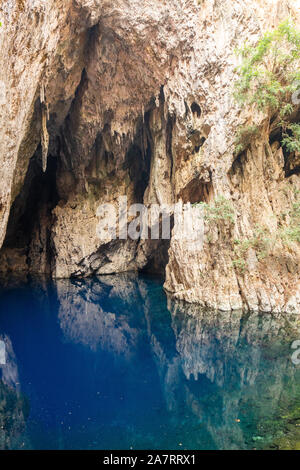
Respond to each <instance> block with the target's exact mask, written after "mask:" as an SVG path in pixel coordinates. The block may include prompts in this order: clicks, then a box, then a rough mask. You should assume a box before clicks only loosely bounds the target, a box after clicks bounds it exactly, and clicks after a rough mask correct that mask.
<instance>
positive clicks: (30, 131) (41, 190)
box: [0, 0, 300, 312]
mask: <svg viewBox="0 0 300 470" xmlns="http://www.w3.org/2000/svg"><path fill="white" fill-rule="evenodd" d="M299 13H300V12H299V1H280V0H277V1H271V0H268V1H264V2H260V1H258V0H253V1H247V2H245V1H235V2H232V1H229V0H228V1H226V0H225V1H217V0H214V1H213V0H202V1H196V0H195V1H194V0H175V1H173V2H170V1H158V0H115V1H114V2H111V1H106V0H67V1H60V0H56V1H54V0H50V1H47V2H45V1H42V0H31V1H30V2H29V1H23V0H18V1H10V0H9V1H5V2H1V12H0V16H1V21H2V23H3V26H2V28H1V31H0V37H1V57H0V61H1V68H0V70H1V72H0V88H1V89H0V92H1V93H0V100H1V106H0V119H1V129H0V149H1V150H0V158H1V165H0V177H1V188H0V211H1V219H0V237H1V243H2V242H3V248H2V251H1V255H0V258H1V271H4V272H7V271H26V272H42V273H48V274H51V275H52V276H54V277H58V278H64V277H70V276H77V277H78V276H88V275H91V274H94V273H96V274H113V273H116V272H122V271H129V270H143V269H148V270H152V271H155V272H157V271H165V274H166V282H165V287H166V289H167V290H168V291H170V292H171V293H173V295H174V296H175V297H177V298H178V299H184V300H188V301H190V302H198V303H201V304H203V305H208V306H211V307H218V308H220V309H223V310H231V309H236V308H242V307H245V308H248V309H254V310H264V311H270V310H277V311H279V310H280V311H298V312H299V310H300V287H299V256H300V251H299V246H296V245H294V246H291V247H290V248H289V249H287V248H286V247H283V246H281V245H278V246H277V245H276V247H274V250H273V251H272V253H271V255H270V256H268V257H267V258H266V259H265V260H260V259H258V257H257V254H256V253H255V252H253V253H251V254H250V255H249V259H247V263H246V269H245V271H244V272H240V271H239V270H238V269H236V268H235V266H234V265H233V263H232V261H233V259H234V256H235V255H234V253H233V248H232V240H233V239H234V238H235V237H245V236H251V235H252V233H253V230H254V227H255V226H256V225H257V224H264V225H265V226H268V227H270V228H271V229H272V230H275V229H276V226H277V224H278V218H279V217H280V215H281V214H282V212H284V211H287V210H289V209H290V208H291V205H292V204H293V202H294V199H295V192H296V191H297V189H299V188H300V179H299V165H298V166H297V161H296V160H295V162H296V163H294V164H293V165H294V166H293V168H291V167H290V163H289V162H287V161H285V156H284V155H283V152H282V149H281V148H280V147H279V144H278V143H277V141H276V136H275V137H274V138H273V139H272V140H273V141H271V143H270V139H269V136H268V135H267V134H265V133H263V132H262V134H261V135H260V136H259V137H258V138H257V139H256V141H253V142H252V144H251V146H250V148H249V149H248V151H247V152H246V153H244V154H243V155H242V156H240V157H239V159H235V157H234V140H235V136H236V132H237V128H238V126H239V125H240V124H244V123H245V122H249V120H251V122H252V121H256V122H259V119H262V117H259V116H251V115H249V111H248V110H247V109H243V110H241V109H240V108H239V107H238V106H237V105H236V104H235V103H234V102H233V100H232V84H233V81H234V78H235V72H234V68H235V66H236V64H237V58H236V56H235V54H234V49H235V48H236V47H237V46H239V45H241V43H243V42H244V41H245V40H246V39H248V40H250V41H255V40H256V39H257V38H258V37H259V36H260V34H261V33H262V32H263V31H265V30H266V29H267V28H270V27H273V26H276V25H277V24H278V23H279V21H281V20H282V19H284V18H286V17H287V16H291V17H292V18H294V20H295V21H296V22H298V23H299ZM45 167H46V168H47V169H46V172H45V173H44V172H43V168H44V169H45ZM125 194H126V195H127V197H128V204H131V203H133V202H135V203H141V202H144V203H145V204H150V203H160V204H161V203H174V202H178V201H179V200H182V201H183V202H188V201H190V202H192V203H194V202H201V201H206V202H207V201H213V200H214V198H216V197H217V196H218V195H220V194H222V195H224V196H225V197H226V198H228V199H230V200H231V202H232V204H233V207H234V210H235V214H236V220H237V221H236V225H235V227H234V228H233V229H232V228H230V227H226V226H225V227H223V229H222V230H215V231H214V233H213V236H212V237H210V238H209V242H207V243H205V245H204V248H203V249H202V250H194V251H193V250H191V249H190V247H187V245H186V243H185V242H184V241H179V240H175V239H174V238H173V239H172V240H171V243H170V244H169V243H166V242H161V241H152V242H150V241H141V240H125V241H122V240H106V241H105V242H103V241H101V240H99V238H98V237H97V232H96V227H97V224H98V222H99V219H98V217H97V207H98V206H99V204H101V203H102V204H103V203H111V204H114V205H115V206H116V205H117V201H118V197H119V196H123V195H125Z"/></svg>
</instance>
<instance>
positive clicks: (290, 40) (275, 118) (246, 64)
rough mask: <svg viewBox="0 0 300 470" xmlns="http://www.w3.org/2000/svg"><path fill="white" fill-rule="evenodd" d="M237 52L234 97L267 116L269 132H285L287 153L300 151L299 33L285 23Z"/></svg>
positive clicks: (240, 144)
mask: <svg viewBox="0 0 300 470" xmlns="http://www.w3.org/2000/svg"><path fill="white" fill-rule="evenodd" d="M238 53H239V54H240V55H241V57H242V64H241V65H240V66H239V67H238V69H237V71H238V73H239V79H238V80H237V81H236V83H235V94H234V95H235V98H236V99H237V101H238V102H239V103H241V104H242V105H250V106H253V107H254V109H256V110H257V111H261V112H263V113H264V114H266V116H267V125H268V131H269V132H271V131H272V130H274V129H276V128H281V129H282V132H283V139H282V145H283V146H284V147H285V148H286V150H287V151H288V152H294V151H298V152H300V124H299V123H297V122H293V121H295V119H296V118H295V111H296V109H297V104H299V102H300V100H299V99H298V96H297V90H299V88H300V70H299V64H300V32H299V31H298V30H297V29H296V28H295V26H294V25H293V24H292V23H291V22H290V21H289V20H286V21H284V22H283V23H281V24H280V25H279V26H278V28H277V29H275V30H273V31H270V32H266V33H265V34H264V35H263V36H262V37H261V39H260V40H259V41H258V43H257V45H255V46H251V45H248V44H245V45H244V47H242V48H241V49H239V50H238ZM299 96H300V93H299ZM252 127H253V126H252ZM245 131H246V129H242V130H240V132H239V136H240V137H239V136H238V138H237V142H236V143H237V147H238V149H237V150H239V151H241V150H242V141H241V138H242V136H243V134H245Z"/></svg>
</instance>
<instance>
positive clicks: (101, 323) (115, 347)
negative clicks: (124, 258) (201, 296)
mask: <svg viewBox="0 0 300 470" xmlns="http://www.w3.org/2000/svg"><path fill="white" fill-rule="evenodd" d="M57 291H58V297H59V300H60V310H59V318H60V325H61V328H62V330H63V331H64V333H65V336H66V338H68V340H70V341H74V342H81V343H82V344H86V345H89V346H90V347H91V348H92V349H95V350H96V348H97V346H99V345H101V347H102V348H103V349H106V350H110V351H112V352H114V353H116V354H122V355H124V356H125V357H127V358H130V357H131V356H132V355H134V354H137V351H136V349H137V342H138V338H139V336H141V335H142V330H143V329H146V332H147V337H148V341H149V343H150V345H151V349H152V354H153V358H154V361H155V364H156V367H157V371H158V375H159V377H160V382H161V387H162V390H163V393H164V397H165V403H166V407H167V409H168V412H169V413H170V414H171V415H172V422H173V423H174V425H175V427H176V426H178V429H180V432H183V433H186V436H185V439H186V444H187V446H191V447H195V446H196V447H199V448H202V447H203V440H204V442H206V445H207V446H212V447H213V448H222V449H228V448H237V449H246V448H249V447H250V448H253V447H261V446H264V445H267V444H268V443H271V442H272V441H273V440H274V438H275V437H277V436H280V435H281V434H282V433H284V430H285V425H286V423H285V422H284V420H283V421H280V419H279V420H278V416H280V415H282V414H285V410H286V409H288V408H289V406H296V404H297V403H299V401H298V400H299V378H300V376H299V375H300V370H299V368H297V367H295V365H294V364H293V363H292V362H291V349H290V346H291V342H292V341H293V339H294V338H297V337H298V331H299V324H300V321H299V317H298V316H297V315H294V316H293V315H285V316H282V315H280V314H275V315H271V314H265V315H262V314H257V313H251V314H247V315H244V314H243V312H242V311H236V312H217V311H210V312H208V311H205V310H203V309H201V308H199V306H197V305H192V304H187V303H182V302H178V301H174V300H172V299H170V298H169V299H168V301H167V300H166V298H165V296H164V294H163V293H162V292H160V293H159V294H158V292H157V291H155V293H153V292H152V291H151V289H149V283H148V282H147V280H145V279H141V278H137V277H136V276H135V275H130V274H124V275H121V276H105V277H102V278H101V282H100V283H99V282H95V280H90V281H84V282H80V281H77V282H73V283H72V284H71V283H69V282H68V281H61V282H58V283H57ZM162 303H164V304H165V305H162ZM137 315H139V325H138V326H136V327H134V328H133V327H132V326H130V323H131V320H132V319H133V318H135V320H136V316H137ZM187 416H189V420H192V421H193V425H194V431H191V430H190V429H191V428H193V426H190V425H191V423H187V426H186V427H185V426H182V420H183V422H185V420H186V417H187ZM179 423H180V424H179ZM188 428H190V429H188ZM199 430H200V432H199ZM182 439H183V437H182Z"/></svg>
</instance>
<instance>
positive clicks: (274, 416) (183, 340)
mask: <svg viewBox="0 0 300 470" xmlns="http://www.w3.org/2000/svg"><path fill="white" fill-rule="evenodd" d="M168 308H169V310H170V312H171V314H172V328H173V330H174V333H175V337H176V349H177V351H178V353H179V355H180V364H181V368H182V371H183V373H184V375H185V377H186V378H187V382H186V384H185V386H184V390H185V394H184V397H183V400H184V401H185V402H186V405H187V406H188V407H190V408H191V409H192V410H193V412H194V414H195V415H197V416H198V417H199V418H200V419H201V421H202V422H204V423H205V426H206V428H207V431H208V432H209V434H210V435H211V437H212V440H213V442H214V444H215V447H216V448H220V449H228V448H236V449H247V448H249V447H250V448H251V447H255V448H259V447H264V446H266V445H271V444H272V442H273V441H274V439H275V438H277V437H280V436H282V435H284V433H285V432H286V431H287V427H288V426H289V425H290V424H291V423H290V422H289V420H288V416H286V419H285V418H283V417H284V415H287V414H288V412H289V411H291V410H292V409H293V408H294V409H297V410H298V416H295V415H293V419H292V422H293V426H294V429H295V432H296V425H297V423H299V421H300V414H299V405H300V368H299V367H296V366H295V365H294V364H293V363H292V361H291V343H292V341H293V339H295V338H297V337H298V336H299V327H300V318H299V315H280V314H274V315H271V314H257V313H251V314H247V315H246V316H245V315H243V313H242V312H241V311H236V312H213V311H211V312H207V311H204V310H203V309H201V308H199V307H197V306H196V305H191V304H186V303H181V302H178V301H173V300H171V299H169V300H168ZM201 384H202V386H201ZM203 384H206V385H204V386H203ZM197 385H198V387H197ZM203 389H204V390H203Z"/></svg>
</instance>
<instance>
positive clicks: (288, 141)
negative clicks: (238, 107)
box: [282, 124, 300, 153]
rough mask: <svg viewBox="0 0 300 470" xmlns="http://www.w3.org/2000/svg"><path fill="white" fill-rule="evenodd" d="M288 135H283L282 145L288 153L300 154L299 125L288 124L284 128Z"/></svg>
mask: <svg viewBox="0 0 300 470" xmlns="http://www.w3.org/2000/svg"><path fill="white" fill-rule="evenodd" d="M286 129H287V130H289V131H290V134H287V133H286V132H285V133H284V137H283V139H282V145H283V146H284V147H286V149H287V151H288V152H289V153H291V152H300V124H290V125H288V126H287V127H286Z"/></svg>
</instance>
